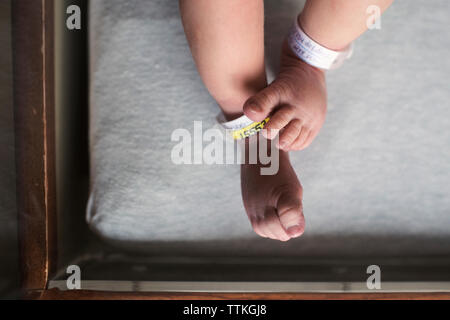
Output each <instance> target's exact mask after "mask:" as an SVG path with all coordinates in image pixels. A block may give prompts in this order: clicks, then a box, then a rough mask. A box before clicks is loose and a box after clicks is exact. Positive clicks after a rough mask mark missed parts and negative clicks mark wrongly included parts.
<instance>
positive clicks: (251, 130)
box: [217, 113, 269, 140]
mask: <svg viewBox="0 0 450 320" xmlns="http://www.w3.org/2000/svg"><path fill="white" fill-rule="evenodd" d="M217 121H218V122H219V123H220V125H221V126H222V127H223V128H224V129H225V130H228V131H229V132H230V133H231V137H232V138H233V139H234V140H240V139H245V138H248V137H250V136H252V135H254V134H257V133H258V132H259V131H261V130H262V129H263V128H264V126H265V125H266V124H267V122H269V118H266V119H264V120H263V121H260V122H253V121H252V120H251V119H249V118H248V117H247V116H245V115H244V116H242V117H240V118H237V119H235V120H232V121H228V122H225V117H224V115H223V114H222V113H221V114H220V115H219V116H217Z"/></svg>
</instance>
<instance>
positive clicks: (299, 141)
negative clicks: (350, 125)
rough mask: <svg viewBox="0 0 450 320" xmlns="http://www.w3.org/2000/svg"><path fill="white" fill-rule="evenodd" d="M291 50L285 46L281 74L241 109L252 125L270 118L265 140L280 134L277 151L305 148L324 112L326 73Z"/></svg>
mask: <svg viewBox="0 0 450 320" xmlns="http://www.w3.org/2000/svg"><path fill="white" fill-rule="evenodd" d="M290 50H291V49H290V48H289V46H288V45H287V42H285V43H284V45H283V50H282V59H281V69H280V73H279V74H278V76H277V77H276V78H275V80H274V81H273V82H272V83H271V84H270V85H269V86H267V87H266V88H265V89H263V90H261V91H260V92H258V93H257V94H256V95H254V96H252V97H250V98H249V99H248V100H247V102H246V103H245V105H244V112H245V114H246V115H247V117H249V118H250V119H252V120H253V121H262V120H263V119H265V118H267V117H268V116H270V121H269V123H268V124H267V126H266V129H267V131H266V132H267V133H268V134H267V135H266V138H267V139H274V138H275V137H276V136H277V135H278V133H279V144H278V145H277V147H278V148H280V149H282V150H284V151H292V150H302V149H304V148H306V147H308V146H309V145H310V144H311V142H312V141H313V139H314V138H315V137H316V136H317V134H318V133H319V131H320V129H321V128H322V125H323V123H324V121H325V115H326V112H327V93H326V83H325V73H324V72H323V71H321V70H319V69H317V68H314V67H312V66H310V65H309V64H307V63H305V62H303V61H302V60H300V59H298V58H297V56H295V55H294V54H293V53H292V52H291V51H290Z"/></svg>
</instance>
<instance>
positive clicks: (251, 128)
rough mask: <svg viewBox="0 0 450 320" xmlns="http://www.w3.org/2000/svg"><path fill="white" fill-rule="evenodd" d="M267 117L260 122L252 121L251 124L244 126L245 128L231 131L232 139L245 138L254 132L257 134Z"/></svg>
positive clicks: (267, 120) (265, 122)
mask: <svg viewBox="0 0 450 320" xmlns="http://www.w3.org/2000/svg"><path fill="white" fill-rule="evenodd" d="M269 119H270V118H266V119H264V120H263V121H261V122H254V123H252V124H251V125H248V126H246V127H245V128H242V129H238V130H236V131H233V139H235V140H240V139H245V138H248V137H250V136H252V135H254V134H257V133H258V132H259V131H261V130H262V129H263V128H264V126H265V125H266V124H267V122H269Z"/></svg>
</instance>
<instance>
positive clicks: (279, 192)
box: [241, 151, 305, 241]
mask: <svg viewBox="0 0 450 320" xmlns="http://www.w3.org/2000/svg"><path fill="white" fill-rule="evenodd" d="M260 169H261V165H259V164H243V165H242V166H241V188H242V198H243V201H244V206H245V209H246V211H247V215H248V218H249V220H250V223H251V224H252V227H253V230H254V231H255V232H256V233H257V234H258V235H260V236H261V237H265V238H271V239H274V240H280V241H287V240H289V239H291V238H296V237H299V236H301V235H302V234H303V231H304V229H305V219H304V216H303V209H302V186H301V185H300V182H299V180H298V178H297V175H296V174H295V171H294V169H293V168H292V166H291V164H290V161H289V156H288V154H287V153H286V152H284V151H280V154H279V170H278V172H277V173H276V174H275V175H261V171H260Z"/></svg>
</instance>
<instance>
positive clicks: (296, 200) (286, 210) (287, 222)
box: [277, 191, 305, 238]
mask: <svg viewBox="0 0 450 320" xmlns="http://www.w3.org/2000/svg"><path fill="white" fill-rule="evenodd" d="M277 210H278V216H279V217H280V221H281V225H282V226H283V228H284V229H285V230H286V233H287V234H288V235H289V236H290V237H291V238H297V237H300V236H301V235H302V234H303V232H304V231H305V217H304V216H303V208H302V201H301V192H292V191H291V192H286V193H284V194H282V195H281V197H280V199H279V201H278V206H277Z"/></svg>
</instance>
